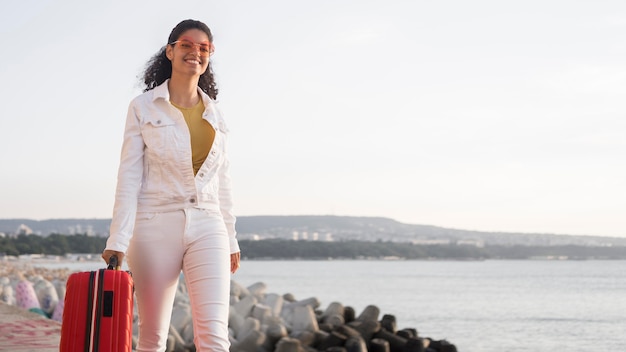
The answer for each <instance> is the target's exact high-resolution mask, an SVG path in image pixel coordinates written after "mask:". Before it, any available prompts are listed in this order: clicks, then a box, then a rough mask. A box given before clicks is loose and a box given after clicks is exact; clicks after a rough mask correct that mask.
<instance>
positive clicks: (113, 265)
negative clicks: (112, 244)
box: [108, 255, 117, 270]
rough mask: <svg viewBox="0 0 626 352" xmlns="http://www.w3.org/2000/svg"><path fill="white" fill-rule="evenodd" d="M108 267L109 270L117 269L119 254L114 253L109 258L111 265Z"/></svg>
mask: <svg viewBox="0 0 626 352" xmlns="http://www.w3.org/2000/svg"><path fill="white" fill-rule="evenodd" d="M108 269H109V270H115V269H117V256H116V255H112V256H111V257H110V258H109V267H108Z"/></svg>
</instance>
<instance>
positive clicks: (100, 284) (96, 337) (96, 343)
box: [93, 269, 106, 352]
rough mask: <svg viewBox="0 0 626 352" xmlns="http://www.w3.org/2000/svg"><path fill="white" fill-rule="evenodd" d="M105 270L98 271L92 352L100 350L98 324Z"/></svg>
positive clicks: (100, 314)
mask: <svg viewBox="0 0 626 352" xmlns="http://www.w3.org/2000/svg"><path fill="white" fill-rule="evenodd" d="M105 270H106V269H100V270H99V271H100V275H99V276H100V277H99V278H98V298H97V299H98V302H97V305H96V331H95V333H94V336H93V352H98V350H99V349H100V323H101V321H102V300H103V296H104V295H103V294H102V292H103V291H104V272H105Z"/></svg>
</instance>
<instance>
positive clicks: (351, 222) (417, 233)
mask: <svg viewBox="0 0 626 352" xmlns="http://www.w3.org/2000/svg"><path fill="white" fill-rule="evenodd" d="M110 222H111V219H50V220H31V219H0V232H1V233H4V234H5V235H13V234H16V233H20V232H21V233H32V234H37V235H41V236H48V235H50V234H53V233H56V234H65V235H72V234H88V235H93V236H108V232H109V225H110ZM237 231H238V233H239V234H238V237H239V238H240V239H242V240H256V239H294V240H306V241H371V242H376V241H389V242H411V243H415V244H449V243H457V244H464V245H475V246H479V247H480V246H485V245H504V246H509V245H510V246H512V245H527V246H568V245H574V246H597V247H609V246H626V238H617V237H600V236H579V235H565V234H563V235H561V234H543V233H509V232H483V231H469V230H459V229H451V228H444V227H437V226H430V225H416V224H405V223H401V222H398V221H395V220H393V219H389V218H382V217H353V216H330V215H321V216H313V215H311V216H300V215H298V216H240V217H238V218H237Z"/></svg>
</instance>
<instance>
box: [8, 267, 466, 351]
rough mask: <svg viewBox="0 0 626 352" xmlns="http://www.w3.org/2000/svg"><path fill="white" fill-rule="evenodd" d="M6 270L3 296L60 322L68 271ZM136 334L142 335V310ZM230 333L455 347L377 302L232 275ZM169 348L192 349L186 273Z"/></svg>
mask: <svg viewBox="0 0 626 352" xmlns="http://www.w3.org/2000/svg"><path fill="white" fill-rule="evenodd" d="M2 269H3V270H0V300H2V301H3V302H5V303H8V304H11V305H16V306H18V307H20V308H23V309H25V310H30V311H32V312H36V313H39V314H41V315H44V316H47V317H48V318H51V319H54V320H57V321H60V320H61V317H62V312H63V303H64V297H65V282H66V280H67V277H68V276H69V274H70V272H69V271H68V270H65V269H56V270H48V269H42V268H28V269H27V270H24V268H20V269H19V270H18V269H16V268H13V267H11V265H8V266H4V267H3V268H2ZM134 313H135V317H134V326H133V334H134V335H133V340H134V343H133V344H134V345H135V344H136V339H137V331H138V327H137V323H138V319H137V309H136V307H135V310H134ZM228 323H229V324H228V325H229V332H230V336H229V338H230V341H231V349H230V350H231V351H232V352H456V351H457V349H456V347H455V346H454V345H453V344H451V343H449V342H448V341H446V340H436V339H433V338H429V337H422V336H419V334H418V331H417V329H416V328H402V329H399V328H398V326H397V325H398V323H397V322H396V318H395V316H394V315H392V314H382V315H381V312H380V309H379V308H378V307H377V306H376V305H369V306H367V307H366V308H365V309H364V310H363V311H362V312H360V313H359V314H358V315H357V312H355V310H354V309H353V308H352V307H350V306H349V305H344V304H343V303H340V302H331V303H330V304H329V305H328V306H326V307H325V308H322V305H321V302H320V301H319V300H318V299H317V298H315V297H309V298H305V299H296V297H294V296H293V295H292V294H289V293H286V294H282V295H280V294H276V293H269V292H268V290H267V286H266V284H265V283H263V282H257V283H255V284H252V285H250V286H248V287H244V286H242V285H240V284H239V283H237V282H236V281H231V290H230V316H229V322H228ZM167 351H170V352H194V351H195V347H194V344H193V325H192V321H191V307H190V303H189V296H188V294H187V289H186V286H185V282H184V279H183V278H182V276H181V280H180V282H179V286H178V290H177V294H176V298H175V300H174V307H173V310H172V320H171V325H170V331H169V337H168V341H167Z"/></svg>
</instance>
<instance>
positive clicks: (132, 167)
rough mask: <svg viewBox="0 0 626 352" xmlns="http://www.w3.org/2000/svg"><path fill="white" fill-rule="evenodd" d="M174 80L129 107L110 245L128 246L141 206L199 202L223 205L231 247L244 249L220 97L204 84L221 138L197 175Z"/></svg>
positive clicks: (209, 114)
mask: <svg viewBox="0 0 626 352" xmlns="http://www.w3.org/2000/svg"><path fill="white" fill-rule="evenodd" d="M168 82H169V80H168V81H165V82H164V83H163V84H161V85H159V86H158V87H156V88H154V89H152V90H149V91H147V92H145V93H143V94H141V95H139V96H137V97H136V98H135V99H133V100H132V101H131V103H130V106H129V108H128V116H127V119H126V128H125V131H124V142H123V144H122V155H121V159H120V166H119V171H118V176H117V190H116V192H115V205H114V208H113V218H112V221H111V228H110V235H109V239H108V240H107V245H106V249H110V250H114V251H119V252H124V253H125V252H126V250H127V249H128V244H129V242H130V239H131V237H132V234H133V230H134V226H135V217H136V213H137V212H167V211H175V210H181V209H185V208H190V207H196V208H202V209H212V210H219V213H221V214H222V217H223V219H224V223H225V225H226V229H227V231H228V235H229V237H230V252H231V253H236V252H239V244H238V243H237V239H236V232H235V216H234V215H233V212H232V205H233V202H232V193H231V180H230V176H229V161H228V158H227V155H226V133H227V131H228V130H227V128H226V125H225V123H224V119H223V118H222V116H221V114H220V112H219V110H218V108H217V106H216V103H215V101H213V100H212V99H211V98H210V97H209V96H208V95H206V94H205V93H204V92H203V91H202V90H201V89H199V88H198V93H199V94H200V96H201V97H202V101H203V102H204V106H205V110H204V113H203V114H202V118H203V119H205V120H206V121H208V122H209V123H210V124H211V126H213V128H214V129H215V140H214V141H213V145H212V146H211V151H210V153H209V155H208V156H207V158H206V160H205V161H204V164H203V165H202V166H201V167H200V169H199V170H198V173H197V175H195V176H194V174H193V165H192V161H191V160H192V159H191V141H190V136H189V128H188V127H187V123H186V122H185V118H184V117H183V114H182V113H181V112H180V110H178V109H177V108H176V107H174V106H173V105H172V104H171V103H170V94H169V90H168Z"/></svg>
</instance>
